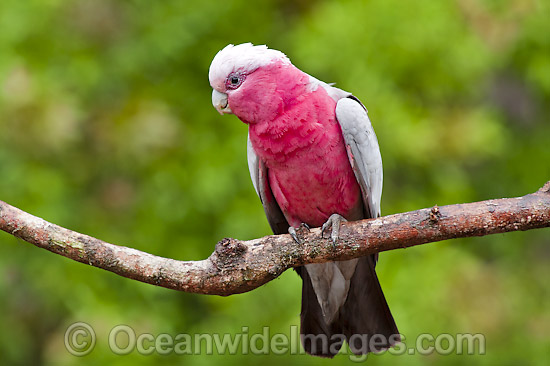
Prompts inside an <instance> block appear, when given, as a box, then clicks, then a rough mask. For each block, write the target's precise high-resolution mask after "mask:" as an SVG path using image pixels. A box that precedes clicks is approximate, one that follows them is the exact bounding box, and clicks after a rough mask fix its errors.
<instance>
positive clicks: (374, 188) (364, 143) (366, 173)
mask: <svg viewBox="0 0 550 366" xmlns="http://www.w3.org/2000/svg"><path fill="white" fill-rule="evenodd" d="M336 118H337V120H338V122H339V123H340V127H341V128H342V134H343V136H344V141H345V143H346V149H347V152H348V158H349V161H350V163H351V166H352V168H353V171H354V173H355V177H356V178H357V181H358V182H359V186H360V187H361V193H362V195H363V203H364V204H365V208H366V211H367V214H369V217H378V216H380V199H381V196H382V180H383V173H382V157H381V156H380V148H379V147H378V140H377V139H376V135H375V133H374V129H373V128H372V124H371V123H370V120H369V116H368V114H367V109H366V108H365V107H364V106H363V104H361V102H360V101H359V100H358V99H357V98H355V97H354V96H351V95H350V96H348V97H347V98H342V99H340V100H339V101H338V103H337V104H336Z"/></svg>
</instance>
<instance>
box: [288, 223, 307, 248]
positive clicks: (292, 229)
mask: <svg viewBox="0 0 550 366" xmlns="http://www.w3.org/2000/svg"><path fill="white" fill-rule="evenodd" d="M303 229H306V230H307V231H309V225H308V224H306V223H305V222H302V223H301V224H300V226H298V227H296V228H295V227H292V226H291V227H289V228H288V233H289V234H290V236H292V239H294V241H295V242H296V243H298V244H302V241H301V240H300V238H298V235H297V234H296V230H298V231H300V230H303Z"/></svg>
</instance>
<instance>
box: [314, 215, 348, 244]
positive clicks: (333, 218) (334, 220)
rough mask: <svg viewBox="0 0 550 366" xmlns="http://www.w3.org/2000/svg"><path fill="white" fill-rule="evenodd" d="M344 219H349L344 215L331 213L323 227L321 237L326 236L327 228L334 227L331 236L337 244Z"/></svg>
mask: <svg viewBox="0 0 550 366" xmlns="http://www.w3.org/2000/svg"><path fill="white" fill-rule="evenodd" d="M343 221H348V220H346V219H345V218H344V217H343V216H341V215H338V214H332V215H330V217H329V218H328V220H327V222H325V223H324V224H323V226H322V227H321V238H324V237H325V231H326V230H328V229H332V230H331V233H330V238H331V239H332V243H333V244H334V245H336V241H337V240H338V238H339V237H340V224H341V223H342V222H343Z"/></svg>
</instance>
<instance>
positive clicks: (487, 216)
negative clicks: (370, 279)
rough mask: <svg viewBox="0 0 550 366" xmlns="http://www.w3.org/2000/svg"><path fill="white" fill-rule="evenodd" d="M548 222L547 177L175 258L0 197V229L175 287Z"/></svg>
mask: <svg viewBox="0 0 550 366" xmlns="http://www.w3.org/2000/svg"><path fill="white" fill-rule="evenodd" d="M543 227H550V181H549V182H547V183H546V184H545V185H544V187H542V188H541V189H540V190H538V191H537V192H535V193H532V194H528V195H525V196H523V197H517V198H503V199H495V200H488V201H481V202H474V203H465V204H456V205H449V206H441V207H438V206H434V207H432V208H425V209H422V210H417V211H411V212H405V213H399V214H395V215H389V216H384V217H379V218H377V219H369V220H361V221H356V222H345V223H343V224H342V226H341V229H340V240H339V241H338V243H337V244H336V245H333V243H332V242H331V241H330V239H323V238H321V233H320V229H311V231H309V232H308V231H307V229H301V230H298V235H299V237H300V238H301V240H302V244H297V243H295V242H294V240H293V239H292V238H291V237H290V235H270V236H266V237H263V238H259V239H254V240H249V241H240V240H236V239H228V238H226V239H223V240H222V241H220V242H218V243H217V244H216V248H215V251H214V252H213V253H212V254H211V255H210V257H209V258H207V259H204V260H201V261H178V260H174V259H169V258H162V257H158V256H154V255H152V254H148V253H144V252H141V251H138V250H135V249H132V248H127V247H123V246H117V245H113V244H109V243H106V242H104V241H101V240H99V239H96V238H93V237H91V236H88V235H84V234H80V233H77V232H75V231H71V230H68V229H65V228H63V227H60V226H58V225H55V224H52V223H49V222H47V221H45V220H43V219H41V218H38V217H36V216H32V215H30V214H28V213H26V212H24V211H21V210H19V209H17V208H15V207H13V206H10V205H8V204H7V203H5V202H2V201H0V229H2V230H3V231H5V232H7V233H9V234H11V235H14V236H16V237H18V238H20V239H23V240H25V241H27V242H29V243H31V244H34V245H36V246H38V247H40V248H44V249H47V250H49V251H51V252H53V253H57V254H59V255H62V256H64V257H67V258H70V259H73V260H75V261H78V262H81V263H85V264H89V265H91V266H94V267H98V268H102V269H105V270H107V271H111V272H113V273H116V274H118V275H120V276H124V277H127V278H131V279H134V280H138V281H142V282H145V283H150V284H153V285H157V286H162V287H166V288H171V289H175V290H180V291H186V292H194V293H201V294H211V295H231V294H236V293H241V292H246V291H250V290H252V289H254V288H256V287H259V286H261V285H263V284H265V283H267V282H269V281H271V280H272V279H274V278H276V277H277V276H279V275H280V274H281V273H283V272H284V271H285V270H287V269H288V268H291V267H296V266H301V265H304V264H307V263H321V262H327V261H334V260H344V259H351V258H356V257H360V256H364V255H368V254H373V253H377V252H382V251H386V250H392V249H397V248H407V247H411V246H414V245H419V244H424V243H430V242H437V241H440V240H446V239H454V238H464V237H471V236H483V235H489V234H497V233H503V232H508V231H517V230H531V229H537V228H543Z"/></svg>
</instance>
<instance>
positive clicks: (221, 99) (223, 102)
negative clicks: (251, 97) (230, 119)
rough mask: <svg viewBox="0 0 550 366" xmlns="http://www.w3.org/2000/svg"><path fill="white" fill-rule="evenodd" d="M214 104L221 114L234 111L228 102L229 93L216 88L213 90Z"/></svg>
mask: <svg viewBox="0 0 550 366" xmlns="http://www.w3.org/2000/svg"><path fill="white" fill-rule="evenodd" d="M212 105H213V106H214V108H216V110H217V111H218V112H220V114H224V113H232V112H231V108H229V105H228V102H227V94H225V93H220V92H219V91H217V90H216V89H214V90H213V91H212Z"/></svg>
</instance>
